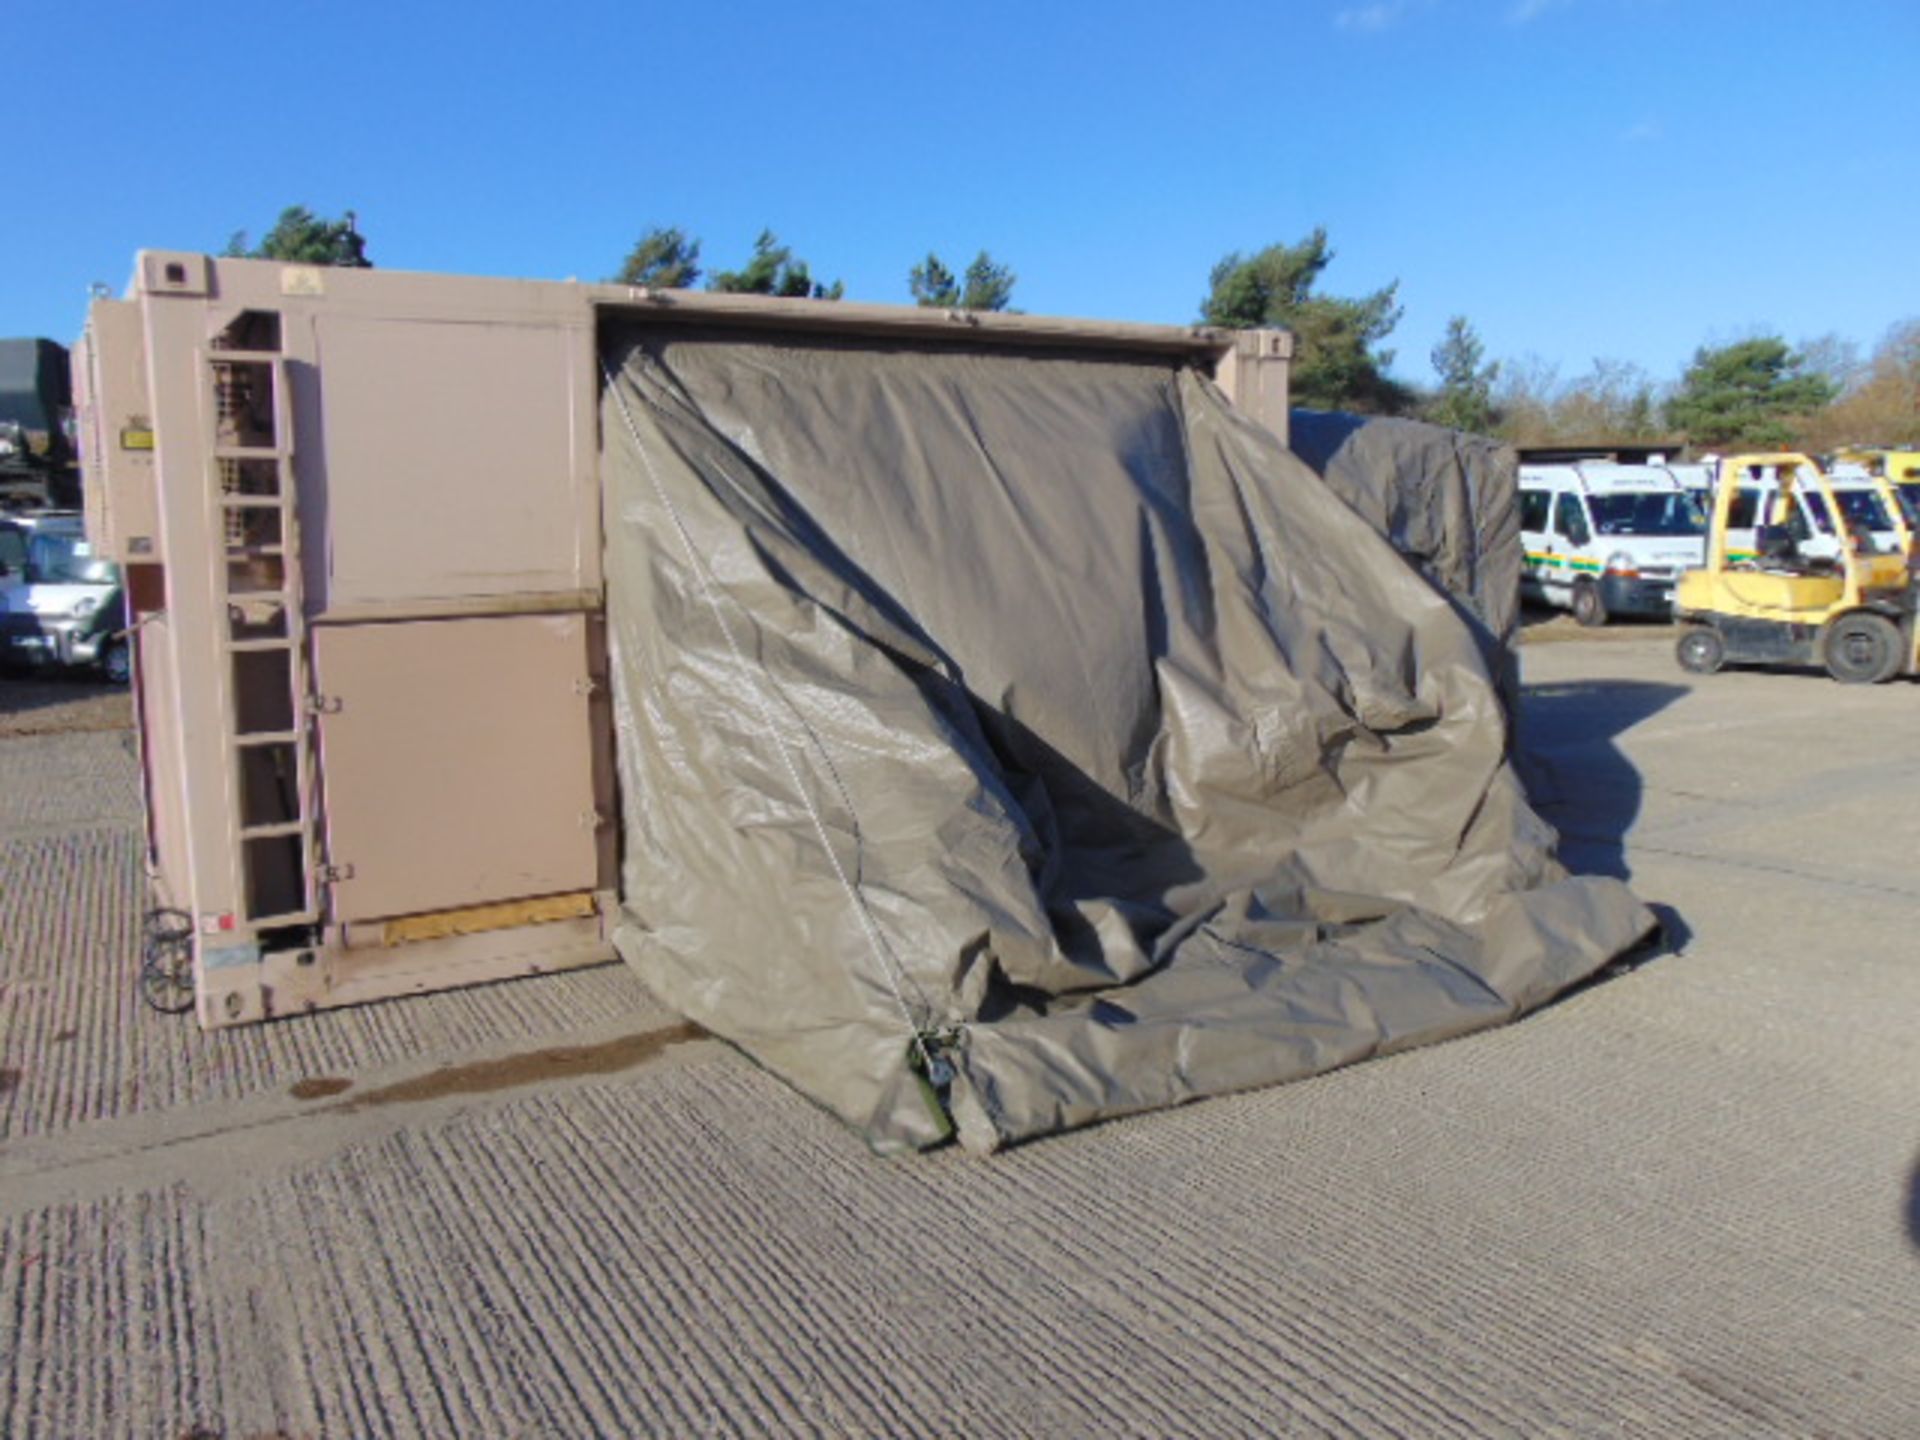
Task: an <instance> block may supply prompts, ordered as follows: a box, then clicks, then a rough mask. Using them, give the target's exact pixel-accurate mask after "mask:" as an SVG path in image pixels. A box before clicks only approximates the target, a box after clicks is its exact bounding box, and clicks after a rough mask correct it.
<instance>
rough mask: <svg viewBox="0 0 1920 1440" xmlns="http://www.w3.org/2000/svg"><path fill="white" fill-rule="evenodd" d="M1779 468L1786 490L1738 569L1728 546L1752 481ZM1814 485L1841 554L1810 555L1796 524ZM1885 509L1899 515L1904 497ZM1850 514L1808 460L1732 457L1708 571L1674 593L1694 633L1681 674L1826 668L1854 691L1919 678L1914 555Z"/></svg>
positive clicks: (1690, 574)
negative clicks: (1885, 544)
mask: <svg viewBox="0 0 1920 1440" xmlns="http://www.w3.org/2000/svg"><path fill="white" fill-rule="evenodd" d="M1769 469H1770V470H1771V471H1772V473H1773V475H1774V477H1775V485H1774V487H1773V489H1772V491H1771V493H1770V494H1768V495H1767V497H1766V500H1765V505H1766V510H1765V513H1763V514H1762V515H1761V516H1759V517H1758V518H1759V519H1760V521H1761V522H1762V523H1760V524H1759V525H1757V526H1756V527H1755V530H1754V543H1753V546H1752V553H1751V555H1750V556H1748V557H1747V558H1742V559H1739V560H1737V561H1736V560H1735V559H1734V558H1733V556H1732V555H1731V554H1730V553H1729V549H1728V543H1727V542H1728V529H1729V527H1728V523H1727V522H1728V519H1729V518H1730V515H1731V512H1732V510H1733V506H1734V501H1735V497H1736V495H1737V493H1738V492H1739V490H1740V487H1741V483H1742V481H1743V479H1744V478H1745V477H1747V476H1748V475H1750V474H1757V473H1761V472H1763V471H1765V470H1769ZM1803 487H1804V488H1805V489H1806V490H1807V492H1808V493H1809V494H1817V495H1818V496H1819V497H1820V498H1821V500H1822V501H1823V502H1824V504H1825V509H1826V513H1827V514H1828V515H1831V516H1833V517H1835V533H1836V534H1837V536H1838V538H1839V541H1840V544H1839V547H1838V551H1837V553H1836V554H1833V555H1828V556H1808V555H1804V554H1803V553H1802V552H1801V549H1800V545H1799V543H1798V542H1797V541H1796V539H1795V532H1794V529H1793V528H1790V526H1789V523H1788V522H1789V521H1790V519H1791V518H1792V517H1794V516H1795V515H1796V514H1798V513H1799V496H1800V492H1801V490H1802V488H1803ZM1881 488H1885V481H1884V480H1882V481H1881ZM1883 500H1884V503H1885V504H1887V505H1888V507H1889V508H1890V510H1891V511H1892V512H1893V513H1895V514H1896V515H1897V514H1898V513H1899V504H1898V501H1897V500H1895V499H1894V498H1893V497H1891V496H1886V497H1883ZM1845 516H1846V512H1845V511H1844V510H1843V509H1842V507H1841V506H1840V504H1839V503H1838V501H1837V500H1836V498H1835V495H1834V492H1833V490H1832V488H1831V487H1830V486H1829V485H1828V483H1827V477H1826V475H1825V473H1824V472H1823V471H1822V470H1821V469H1820V467H1819V466H1818V465H1816V464H1815V463H1814V462H1813V460H1812V459H1811V458H1809V457H1808V456H1806V455H1801V454H1797V453H1781V454H1763V455H1731V456H1728V457H1727V458H1726V459H1724V460H1722V461H1721V462H1720V473H1719V478H1718V483H1717V484H1716V485H1715V486H1714V502H1713V523H1712V525H1711V526H1710V527H1709V529H1708V531H1707V553H1706V564H1705V565H1704V566H1703V567H1702V568H1700V569H1698V570H1688V571H1687V572H1686V573H1684V574H1683V575H1682V576H1681V577H1680V581H1679V583H1678V585H1677V586H1676V587H1675V589H1674V596H1673V611H1674V618H1675V619H1676V620H1678V621H1679V622H1680V623H1681V624H1682V626H1684V627H1685V628H1684V629H1682V631H1681V633H1680V640H1679V643H1678V645H1677V646H1676V647H1675V653H1676V655H1677V657H1678V659H1679V661H1680V668H1681V669H1683V670H1688V671H1691V672H1692V673H1694V674H1696V675H1711V674H1712V673H1713V672H1714V671H1716V670H1718V669H1719V668H1720V667H1721V666H1722V665H1728V664H1734V665H1739V664H1748V665H1822V666H1825V667H1826V671H1827V673H1828V674H1829V675H1831V676H1832V677H1833V678H1834V679H1836V680H1838V681H1840V682H1841V683H1842V684H1844V685H1877V684H1880V683H1881V682H1883V681H1887V680H1891V679H1892V678H1893V677H1894V676H1896V675H1899V674H1901V673H1903V672H1906V671H1909V670H1912V669H1913V668H1914V585H1913V579H1912V574H1911V571H1910V570H1909V561H1908V557H1907V556H1906V555H1905V554H1904V553H1901V552H1902V550H1903V549H1905V548H1906V547H1905V546H1904V545H1903V546H1901V547H1897V548H1893V549H1887V550H1882V549H1880V548H1877V547H1876V546H1875V544H1874V540H1873V537H1872V535H1871V534H1870V533H1869V532H1868V531H1867V530H1866V529H1865V528H1864V527H1863V526H1859V525H1855V524H1851V523H1846V522H1845ZM1902 538H1903V539H1904V538H1905V536H1904V534H1903V536H1902ZM1742 553H1743V554H1744V553H1745V551H1744V547H1743V552H1742Z"/></svg>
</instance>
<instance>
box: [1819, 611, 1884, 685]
mask: <svg viewBox="0 0 1920 1440" xmlns="http://www.w3.org/2000/svg"><path fill="white" fill-rule="evenodd" d="M1826 651H1827V673H1828V674H1829V675H1831V676H1833V678H1834V679H1836V680H1838V681H1839V682H1840V683H1841V684H1842V685H1878V684H1880V683H1882V682H1883V681H1887V680H1891V679H1892V678H1893V677H1894V676H1895V675H1896V674H1898V673H1899V670H1900V629H1899V627H1898V626H1896V625H1895V624H1894V623H1893V622H1892V621H1891V620H1889V619H1887V617H1886V616H1884V615H1875V614H1873V613H1872V612H1871V611H1867V610H1856V611H1854V613H1853V614H1851V615H1842V616H1841V617H1840V618H1839V619H1838V620H1836V621H1834V622H1833V623H1832V624H1831V625H1829V626H1828V627H1827V645H1826Z"/></svg>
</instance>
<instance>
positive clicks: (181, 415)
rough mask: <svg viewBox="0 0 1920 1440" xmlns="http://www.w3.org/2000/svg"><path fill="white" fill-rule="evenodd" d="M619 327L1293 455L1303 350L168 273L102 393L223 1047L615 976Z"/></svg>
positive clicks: (143, 670)
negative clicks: (1266, 434) (596, 968)
mask: <svg viewBox="0 0 1920 1440" xmlns="http://www.w3.org/2000/svg"><path fill="white" fill-rule="evenodd" d="M607 311H619V312H622V313H624V314H638V315H643V316H645V317H647V318H648V319H650V320H653V321H657V322H658V323H660V324H663V325H670V324H680V323H698V324H703V325H708V326H716V325H717V326H726V325H746V326H752V327H753V328H755V329H756V330H757V331H776V332H784V333H791V334H793V335H795V336H807V335H815V334H821V333H827V334H832V335H836V336H841V337H854V338H860V339H866V340H870V341H874V342H876V343H889V342H891V343H913V344H922V343H936V344H955V345H961V346H980V347H1005V346H1017V347H1020V348H1023V349H1031V348H1034V347H1045V346H1057V347H1063V348H1069V349H1074V350H1078V351H1083V352H1089V353H1100V354H1115V353H1120V354H1155V355H1163V356H1174V357H1185V358H1187V359H1190V360H1192V361H1193V362H1195V363H1198V364H1199V365H1201V366H1202V367H1203V368H1205V369H1207V370H1208V371H1209V372H1210V373H1212V375H1213V376H1214V378H1215V379H1216V381H1217V382H1218V383H1219V384H1220V385H1221V386H1222V388H1223V389H1225V390H1226V392H1227V394H1228V395H1229V397H1230V398H1231V399H1233V400H1234V402H1235V403H1236V404H1238V405H1239V406H1241V408H1243V409H1244V410H1246V411H1247V412H1248V413H1250V414H1251V415H1252V416H1253V417H1254V418H1256V419H1258V420H1261V421H1262V422H1264V423H1265V424H1267V425H1268V426H1270V427H1271V428H1273V429H1274V430H1276V431H1277V432H1278V433H1279V434H1280V435H1281V437H1282V438H1283V439H1284V438H1285V435H1286V425H1287V375H1288V368H1289V363H1290V360H1291V355H1292V337H1291V336H1290V335H1288V334H1286V333H1285V332H1283V331H1245V332H1227V331H1216V330H1209V329H1204V328H1189V327H1177V326H1146V325H1127V324H1115V323H1108V322H1091V321H1078V320H1062V319H1052V318H1047V317H1039V316H1024V315H1022V316H1009V315H998V314H977V313H973V312H965V311H958V312H948V311H939V310H925V309H911V308H904V307H895V306H876V305H859V304H847V303H823V302H820V301H811V300H778V299H767V298H764V297H758V296H737V295H717V294H705V293H694V292H687V291H654V290H645V289H633V288H629V287H624V286H609V285H582V284H577V283H573V282H540V281H515V280H493V279H478V278H469V277H455V276H440V275H420V274H404V273H398V272H389V271H371V270H345V269H338V270H336V269H323V268H319V267H313V266H304V265H283V264H279V263H276V262H269V261H251V260H236V259H225V258H221V259H215V258H212V257H208V256H205V255H199V254H191V253H180V252H170V251H147V252H142V253H141V255H140V256H139V257H138V261H137V264H136V269H135V274H134V280H133V284H132V286H131V287H130V290H129V292H128V294H127V296H126V298H124V299H119V300H99V301H96V302H95V303H94V305H93V308H92V310H91V312H90V315H89V319H88V327H87V334H86V336H85V337H84V339H83V340H82V342H81V344H80V346H79V347H78V349H77V350H76V352H75V358H74V368H75V373H76V381H77V385H76V393H77V397H78V401H79V410H80V421H81V429H82V448H83V464H84V471H85V493H86V503H87V514H88V529H89V533H90V535H91V537H92V538H93V540H94V542H95V544H96V545H97V546H99V547H100V549H101V551H102V553H104V554H106V555H107V556H109V557H110V558H112V559H114V560H116V561H118V562H119V563H121V564H122V565H123V566H125V567H126V572H127V576H128V592H129V596H130V601H131V606H132V610H133V615H134V624H135V629H136V634H137V638H138V643H137V647H136V652H137V663H136V667H135V687H136V703H137V712H138V723H139V731H140V747H141V767H142V772H143V777H144V784H145V798H146V814H147V831H148V849H149V855H150V874H151V880H152V884H153V888H154V892H155V896H156V899H157V902H158V903H159V904H160V905H162V906H165V907H168V908H171V909H175V910H178V911H183V912H185V913H186V914H187V915H188V916H189V917H191V926H192V930H193V941H192V944H193V982H194V1003H195V1009H196V1012H197V1014H198V1017H199V1020H200V1023H201V1024H202V1025H203V1026H205V1027H208V1028H214V1027H218V1026H224V1025H232V1024H241V1023H247V1022H251V1021H257V1020H263V1019H266V1018H269V1017H273V1016H278V1015H285V1014H289V1013H296V1012H299V1011H303V1010H312V1009H317V1008H324V1007H329V1006H335V1005H344V1004H352V1003H357V1002H360V1001H366V1000H374V999H379V998H383V997H387V996H393V995H400V994H407V993H412V992H418V991H425V990H436V989H444V988H449V987H452V986H456V985H463V984H472V983H478V982H482V981H488V980H496V979H502V978H506V977H509V976H514V975H522V974H529V973H540V972H544V971H551V970H558V969H564V968H568V967H572V966H577V965H583V964H593V963H598V962H600V961H603V960H606V959H609V958H611V956H612V950H611V947H610V945H609V944H608V941H607V933H608V928H609V925H610V923H611V919H612V916H613V914H614V910H615V901H614V896H613V893H612V887H613V884H614V877H615V874H616V868H615V863H616V856H615V853H614V850H615V827H614V825H613V817H614V816H615V814H616V813H617V801H618V797H617V795H616V794H615V788H614V779H613V768H612V764H611V759H610V756H611V735H612V724H613V720H612V716H611V710H610V706H609V705H608V700H607V695H606V684H605V675H606V668H605V653H604V639H603V636H602V627H601V624H600V612H601V605H602V596H603V585H602V576H601V554H600V544H601V534H600V508H599V507H600V487H599V471H598V467H599V439H598V432H597V405H598V393H599V385H600V380H599V370H598V365H599V361H598V357H597V353H596V330H597V325H598V320H599V317H600V316H601V314H602V313H603V312H607Z"/></svg>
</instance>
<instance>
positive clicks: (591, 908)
mask: <svg viewBox="0 0 1920 1440" xmlns="http://www.w3.org/2000/svg"><path fill="white" fill-rule="evenodd" d="M596 908H597V907H596V906H595V905H594V901H593V892H592V891H590V890H583V891H581V892H580V893H579V894H577V895H542V896H540V897H539V898H537V899H533V900H507V901H503V902H502V903H500V904H497V905H470V906H468V907H466V908H465V909H463V910H435V911H433V912H431V913H429V914H426V915H403V916H401V917H400V918H399V919H397V920H389V921H387V922H386V925H385V926H384V927H383V933H384V938H385V940H386V943H387V944H389V945H405V944H408V943H410V942H413V941H417V940H444V939H446V938H447V937H448V936H450V935H478V934H481V933H483V932H485V931H488V930H510V929H512V928H513V927H514V926H516V925H545V924H549V923H551V922H552V921H555V920H584V919H586V918H587V917H588V916H589V915H592V914H594V913H595V911H596Z"/></svg>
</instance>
